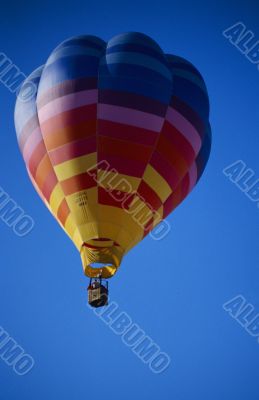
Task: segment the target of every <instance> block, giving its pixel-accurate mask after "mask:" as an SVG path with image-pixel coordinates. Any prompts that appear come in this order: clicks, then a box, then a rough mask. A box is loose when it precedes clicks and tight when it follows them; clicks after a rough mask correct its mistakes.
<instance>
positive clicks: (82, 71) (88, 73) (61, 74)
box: [39, 55, 99, 95]
mask: <svg viewBox="0 0 259 400" xmlns="http://www.w3.org/2000/svg"><path fill="white" fill-rule="evenodd" d="M98 67H99V58H98V57H92V56H84V55H83V56H74V57H66V58H62V59H59V60H57V61H55V62H54V63H52V64H50V65H49V66H47V67H46V68H45V69H44V71H43V74H42V78H41V82H40V88H39V93H40V95H42V94H43V93H44V92H45V91H47V90H48V89H50V88H51V87H53V86H55V85H58V84H60V83H61V82H64V81H67V80H71V79H80V78H88V77H97V76H98Z"/></svg>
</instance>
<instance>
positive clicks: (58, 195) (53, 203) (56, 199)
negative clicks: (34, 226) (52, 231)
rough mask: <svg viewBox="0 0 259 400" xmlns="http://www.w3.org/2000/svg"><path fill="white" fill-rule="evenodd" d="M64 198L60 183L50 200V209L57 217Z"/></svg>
mask: <svg viewBox="0 0 259 400" xmlns="http://www.w3.org/2000/svg"><path fill="white" fill-rule="evenodd" d="M64 197H65V196H64V193H63V191H62V189H61V186H60V183H58V184H57V185H56V186H55V188H54V189H53V191H52V193H51V196H50V200H49V206H50V209H51V211H52V212H53V213H54V214H55V215H57V212H58V209H59V206H60V204H61V203H62V201H63V199H64Z"/></svg>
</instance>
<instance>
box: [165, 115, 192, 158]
mask: <svg viewBox="0 0 259 400" xmlns="http://www.w3.org/2000/svg"><path fill="white" fill-rule="evenodd" d="M161 135H164V136H165V137H166V138H167V139H168V141H169V142H170V143H171V144H172V145H173V147H174V148H175V149H176V150H177V151H178V152H179V154H181V156H182V157H183V158H184V159H185V161H186V163H187V164H188V165H189V166H191V165H192V163H193V161H194V160H195V152H194V150H193V147H192V146H191V144H190V143H189V142H188V141H187V140H186V139H185V137H184V136H183V135H182V134H181V132H179V131H178V130H177V129H176V128H175V127H174V126H172V125H171V124H170V123H169V122H168V121H165V123H164V126H163V130H162V133H161Z"/></svg>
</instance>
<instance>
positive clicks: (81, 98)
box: [38, 89, 98, 123]
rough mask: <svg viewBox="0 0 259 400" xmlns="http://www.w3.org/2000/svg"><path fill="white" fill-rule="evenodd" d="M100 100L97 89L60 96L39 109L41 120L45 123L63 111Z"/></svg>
mask: <svg viewBox="0 0 259 400" xmlns="http://www.w3.org/2000/svg"><path fill="white" fill-rule="evenodd" d="M97 102H98V91H97V89H92V90H84V91H82V92H75V93H71V94H68V95H66V96H62V97H59V98H57V99H55V100H52V101H51V102H50V103H48V104H46V105H45V106H43V107H41V108H40V109H39V110H38V115H39V119H40V122H41V123H43V122H44V121H46V120H47V119H49V118H52V117H55V116H56V115H58V114H61V113H62V112H65V111H69V110H73V109H75V108H79V107H82V106H86V105H89V104H95V103H97Z"/></svg>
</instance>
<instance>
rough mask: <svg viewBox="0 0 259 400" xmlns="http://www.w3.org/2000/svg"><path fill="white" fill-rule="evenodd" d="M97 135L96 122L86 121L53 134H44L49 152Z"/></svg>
mask: <svg viewBox="0 0 259 400" xmlns="http://www.w3.org/2000/svg"><path fill="white" fill-rule="evenodd" d="M95 133H96V120H92V121H84V122H81V123H80V124H77V125H73V126H66V127H63V128H62V129H60V130H57V131H55V129H53V131H52V132H51V134H48V135H45V132H44V131H43V134H44V141H45V143H46V147H47V149H48V150H49V151H51V150H54V149H56V148H57V147H59V146H63V145H65V144H67V143H71V142H74V141H76V140H79V139H85V138H87V137H89V136H91V135H94V134H95Z"/></svg>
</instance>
